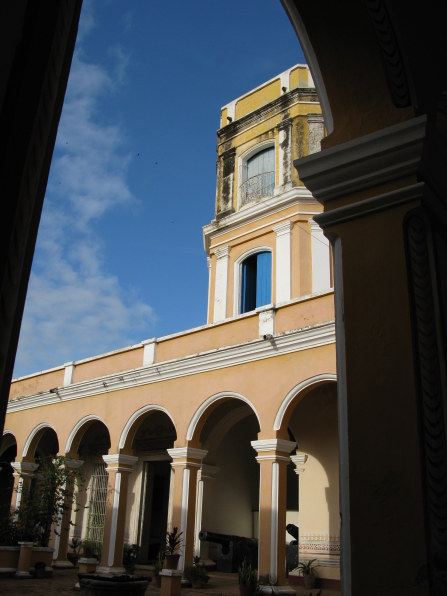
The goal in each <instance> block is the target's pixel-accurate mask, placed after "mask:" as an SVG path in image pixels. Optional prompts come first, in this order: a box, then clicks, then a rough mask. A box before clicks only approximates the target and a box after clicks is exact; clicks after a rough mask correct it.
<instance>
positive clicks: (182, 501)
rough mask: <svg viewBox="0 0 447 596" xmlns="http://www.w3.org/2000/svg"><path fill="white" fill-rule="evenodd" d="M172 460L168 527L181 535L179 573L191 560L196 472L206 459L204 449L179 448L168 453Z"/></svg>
mask: <svg viewBox="0 0 447 596" xmlns="http://www.w3.org/2000/svg"><path fill="white" fill-rule="evenodd" d="M167 451H168V453H169V455H170V456H171V457H172V462H171V467H172V474H171V491H170V501H169V516H168V519H169V526H170V528H173V527H174V526H176V527H178V528H179V529H180V531H181V532H182V538H183V548H182V549H181V551H180V560H179V569H184V568H185V567H187V566H188V565H192V562H193V560H194V530H195V517H196V492H197V472H198V471H199V470H200V468H201V465H202V460H203V459H204V457H206V455H207V453H208V452H207V451H205V450H204V449H196V448H193V447H178V448H174V449H168V450H167Z"/></svg>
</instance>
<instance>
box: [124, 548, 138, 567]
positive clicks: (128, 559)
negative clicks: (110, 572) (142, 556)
mask: <svg viewBox="0 0 447 596" xmlns="http://www.w3.org/2000/svg"><path fill="white" fill-rule="evenodd" d="M139 550H140V547H139V546H138V544H128V543H127V542H126V543H124V548H123V563H124V565H125V566H130V567H133V566H134V565H135V563H136V560H137V557H138V552H139Z"/></svg>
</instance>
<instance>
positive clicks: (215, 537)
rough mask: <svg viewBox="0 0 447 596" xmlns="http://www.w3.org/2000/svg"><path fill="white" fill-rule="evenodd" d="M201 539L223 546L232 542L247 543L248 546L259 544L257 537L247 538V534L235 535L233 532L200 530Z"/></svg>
mask: <svg viewBox="0 0 447 596" xmlns="http://www.w3.org/2000/svg"><path fill="white" fill-rule="evenodd" d="M199 540H203V541H204V542H216V543H217V544H221V545H222V547H224V546H228V545H229V544H230V542H233V544H245V545H247V546H258V541H257V540H256V538H245V536H233V535H231V534H219V533H217V532H207V531H205V530H202V531H201V532H199Z"/></svg>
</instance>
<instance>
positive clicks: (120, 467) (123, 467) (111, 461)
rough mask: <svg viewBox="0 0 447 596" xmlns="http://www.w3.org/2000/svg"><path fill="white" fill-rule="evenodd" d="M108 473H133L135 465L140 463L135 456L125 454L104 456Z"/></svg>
mask: <svg viewBox="0 0 447 596" xmlns="http://www.w3.org/2000/svg"><path fill="white" fill-rule="evenodd" d="M102 459H103V460H104V462H105V464H106V466H107V471H108V472H132V469H133V467H134V465H135V464H136V463H137V461H138V457H136V456H135V455H126V454H125V453H114V454H112V455H103V456H102Z"/></svg>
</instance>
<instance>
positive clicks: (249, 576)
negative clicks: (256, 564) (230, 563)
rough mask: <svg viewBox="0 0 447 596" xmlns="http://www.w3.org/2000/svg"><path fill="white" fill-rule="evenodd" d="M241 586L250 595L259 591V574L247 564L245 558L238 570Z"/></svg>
mask: <svg viewBox="0 0 447 596" xmlns="http://www.w3.org/2000/svg"><path fill="white" fill-rule="evenodd" d="M238 581H239V585H240V586H243V587H244V588H246V590H247V592H248V593H249V594H254V593H255V592H256V590H257V589H258V572H257V570H256V569H253V568H252V566H251V565H250V564H249V563H247V559H245V558H244V560H243V561H242V563H241V564H240V566H239V569H238Z"/></svg>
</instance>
